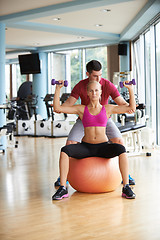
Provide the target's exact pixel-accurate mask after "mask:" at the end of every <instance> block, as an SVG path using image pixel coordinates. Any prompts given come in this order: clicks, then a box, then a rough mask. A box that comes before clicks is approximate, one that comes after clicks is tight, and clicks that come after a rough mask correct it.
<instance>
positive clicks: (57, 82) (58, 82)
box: [51, 79, 68, 87]
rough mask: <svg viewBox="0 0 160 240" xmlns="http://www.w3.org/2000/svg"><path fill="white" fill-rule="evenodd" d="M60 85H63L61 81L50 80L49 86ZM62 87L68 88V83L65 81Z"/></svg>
mask: <svg viewBox="0 0 160 240" xmlns="http://www.w3.org/2000/svg"><path fill="white" fill-rule="evenodd" d="M62 83H63V81H56V80H55V79H52V80H51V85H55V84H58V85H60V84H62ZM64 86H65V87H67V86H68V81H67V80H65V81H64Z"/></svg>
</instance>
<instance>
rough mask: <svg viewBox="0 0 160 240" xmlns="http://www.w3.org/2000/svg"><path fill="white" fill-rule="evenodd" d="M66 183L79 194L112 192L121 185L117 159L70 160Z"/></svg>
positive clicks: (91, 158) (90, 158)
mask: <svg viewBox="0 0 160 240" xmlns="http://www.w3.org/2000/svg"><path fill="white" fill-rule="evenodd" d="M68 181H69V183H70V185H71V186H72V187H73V188H74V189H75V190H77V191H79V192H87V193H103V192H111V191H114V190H115V189H116V188H117V187H118V186H119V185H120V183H121V174H120V171H119V164H118V157H115V158H100V157H88V158H83V159H76V158H70V163H69V173H68Z"/></svg>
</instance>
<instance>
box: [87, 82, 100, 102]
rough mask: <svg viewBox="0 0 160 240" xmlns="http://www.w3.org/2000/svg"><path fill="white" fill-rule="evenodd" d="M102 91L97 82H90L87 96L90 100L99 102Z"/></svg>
mask: <svg viewBox="0 0 160 240" xmlns="http://www.w3.org/2000/svg"><path fill="white" fill-rule="evenodd" d="M101 93H102V90H101V85H100V83H99V82H96V81H94V82H90V83H89V85H88V88H87V94H88V96H89V98H90V100H99V99H100V96H101Z"/></svg>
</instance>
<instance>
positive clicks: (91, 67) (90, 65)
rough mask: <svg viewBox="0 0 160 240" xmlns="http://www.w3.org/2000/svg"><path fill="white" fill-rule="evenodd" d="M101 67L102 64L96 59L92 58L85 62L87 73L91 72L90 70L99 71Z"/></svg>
mask: <svg viewBox="0 0 160 240" xmlns="http://www.w3.org/2000/svg"><path fill="white" fill-rule="evenodd" d="M101 69H102V65H101V63H100V62H98V61H97V60H92V61H90V62H88V63H87V65H86V70H87V72H89V73H92V71H100V70H101Z"/></svg>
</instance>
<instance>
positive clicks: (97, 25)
mask: <svg viewBox="0 0 160 240" xmlns="http://www.w3.org/2000/svg"><path fill="white" fill-rule="evenodd" d="M95 26H96V27H102V26H103V24H96V25H95Z"/></svg>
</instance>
